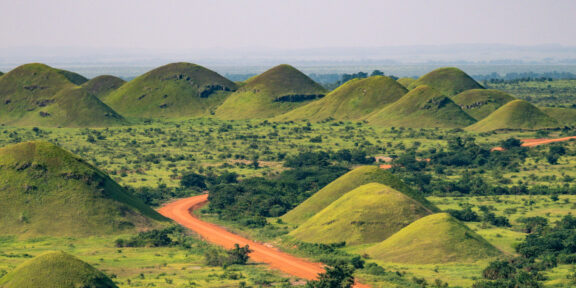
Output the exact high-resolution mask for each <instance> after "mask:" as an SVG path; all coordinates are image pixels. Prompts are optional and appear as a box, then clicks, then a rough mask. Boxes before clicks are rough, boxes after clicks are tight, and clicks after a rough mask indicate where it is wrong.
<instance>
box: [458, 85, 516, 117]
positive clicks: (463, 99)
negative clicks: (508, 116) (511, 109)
mask: <svg viewBox="0 0 576 288" xmlns="http://www.w3.org/2000/svg"><path fill="white" fill-rule="evenodd" d="M515 99H516V98H514V97H512V96H510V94H508V93H506V92H502V91H499V90H493V89H472V90H467V91H464V92H462V93H460V94H458V95H456V96H454V97H452V101H454V103H456V104H457V105H458V106H460V108H462V110H464V112H466V113H468V115H470V116H472V117H474V119H476V120H478V121H479V120H482V119H484V118H486V116H488V115H490V113H492V112H494V111H496V110H497V109H498V108H500V107H502V105H504V104H506V103H508V102H510V101H513V100H515Z"/></svg>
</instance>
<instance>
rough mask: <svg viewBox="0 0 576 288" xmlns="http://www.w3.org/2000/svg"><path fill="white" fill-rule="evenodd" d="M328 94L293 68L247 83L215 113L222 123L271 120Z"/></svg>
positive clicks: (276, 69) (283, 67)
mask: <svg viewBox="0 0 576 288" xmlns="http://www.w3.org/2000/svg"><path fill="white" fill-rule="evenodd" d="M326 93H327V91H326V90H325V89H324V88H323V87H322V86H320V85H319V84H318V83H316V82H314V81H313V80H312V79H310V78H309V77H308V76H306V75H304V74H303V73H302V72H300V71H298V70H297V69H296V68H294V67H292V66H290V65H279V66H276V67H274V68H272V69H270V70H268V71H266V72H264V73H262V74H260V75H257V76H254V77H252V78H250V79H248V80H247V81H246V82H245V84H244V85H243V86H242V87H241V88H239V89H238V91H236V92H235V93H234V94H232V95H230V97H228V99H226V101H224V103H223V104H222V105H221V106H220V107H218V109H217V110H216V117H218V118H220V119H229V120H231V119H252V118H270V117H274V116H278V115H280V114H283V113H286V112H288V111H290V110H292V109H294V108H297V107H300V106H303V105H305V104H307V103H310V101H312V100H316V99H318V98H322V97H324V95H325V94H326Z"/></svg>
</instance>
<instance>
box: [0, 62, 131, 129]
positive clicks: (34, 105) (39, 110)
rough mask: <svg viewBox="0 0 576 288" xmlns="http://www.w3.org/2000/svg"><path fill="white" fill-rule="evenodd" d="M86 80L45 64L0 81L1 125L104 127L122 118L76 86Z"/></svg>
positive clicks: (21, 69) (17, 70)
mask: <svg viewBox="0 0 576 288" xmlns="http://www.w3.org/2000/svg"><path fill="white" fill-rule="evenodd" d="M85 81H86V78H84V77H82V76H80V75H78V74H76V73H72V72H69V71H64V70H59V69H54V68H52V67H50V66H47V65H44V64H26V65H22V66H20V67H17V68H15V69H14V70H12V71H10V72H9V73H8V74H6V75H4V76H2V77H1V78H0V123H2V124H8V125H17V126H52V127H56V126H65V127H103V126H112V125H119V124H123V122H124V120H123V118H122V117H121V116H120V115H118V114H117V113H116V112H114V111H113V110H112V109H111V108H110V107H108V106H106V105H105V104H103V103H102V102H101V101H100V100H98V98H96V97H95V96H94V95H92V94H90V93H88V92H87V91H85V90H83V89H79V88H78V86H77V84H82V83H85Z"/></svg>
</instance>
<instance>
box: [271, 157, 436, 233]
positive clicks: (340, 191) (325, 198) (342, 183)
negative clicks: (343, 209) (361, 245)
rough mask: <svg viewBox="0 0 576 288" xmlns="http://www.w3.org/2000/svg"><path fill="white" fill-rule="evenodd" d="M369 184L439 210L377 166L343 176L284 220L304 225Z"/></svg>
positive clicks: (355, 170) (299, 206) (283, 218)
mask: <svg viewBox="0 0 576 288" xmlns="http://www.w3.org/2000/svg"><path fill="white" fill-rule="evenodd" d="M369 183H380V184H384V185H386V186H389V187H391V188H392V189H395V190H398V191H400V192H402V193H404V194H406V195H408V196H410V197H411V198H413V199H415V200H417V201H419V202H420V203H422V204H423V205H424V206H425V207H427V208H428V209H429V210H432V211H436V210H437V208H436V207H435V206H434V205H432V204H431V203H430V202H428V200H426V198H424V196H422V195H421V194H420V193H418V192H416V191H413V190H412V189H410V188H409V187H408V186H407V185H406V184H404V182H402V181H401V180H400V179H398V178H397V177H396V176H394V175H392V174H391V173H390V172H388V171H386V170H383V169H380V168H378V167H376V166H362V167H358V168H356V169H354V170H352V171H350V172H348V173H346V174H344V175H342V176H341V177H340V178H338V179H336V180H334V181H333V182H332V183H330V184H328V185H326V187H324V188H322V189H321V190H320V191H318V192H316V193H315V194H314V195H312V196H311V197H310V198H308V199H306V201H304V202H302V204H300V205H298V206H297V207H296V208H294V209H292V210H290V211H289V212H288V213H286V214H285V215H284V216H282V220H284V221H285V222H288V223H291V224H301V223H304V222H305V221H306V220H308V219H309V218H310V217H312V216H314V215H316V214H317V213H318V212H320V211H321V210H322V209H324V208H326V207H328V206H329V205H330V204H332V202H334V201H336V200H338V198H340V197H342V196H343V195H344V194H346V193H348V192H349V191H351V190H354V189H356V188H358V187H359V186H362V185H365V184H369Z"/></svg>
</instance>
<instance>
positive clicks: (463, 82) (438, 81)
mask: <svg viewBox="0 0 576 288" xmlns="http://www.w3.org/2000/svg"><path fill="white" fill-rule="evenodd" d="M420 85H428V86H430V87H432V88H434V89H436V90H438V91H440V93H442V94H444V95H446V96H448V97H452V96H454V95H456V94H459V93H461V92H464V91H466V90H470V89H483V87H482V85H480V84H478V82H476V81H475V80H474V79H472V77H470V76H468V74H466V73H464V71H462V70H460V69H458V68H454V67H446V68H439V69H436V70H434V71H432V72H430V73H428V74H426V75H424V76H422V77H420V78H418V80H416V81H414V82H413V83H412V84H410V86H409V88H408V89H413V88H416V87H418V86H420Z"/></svg>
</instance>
